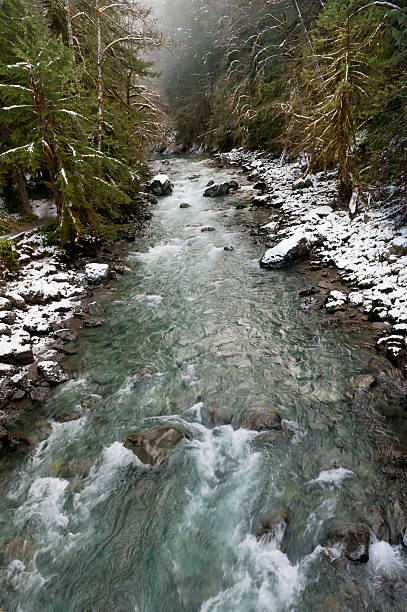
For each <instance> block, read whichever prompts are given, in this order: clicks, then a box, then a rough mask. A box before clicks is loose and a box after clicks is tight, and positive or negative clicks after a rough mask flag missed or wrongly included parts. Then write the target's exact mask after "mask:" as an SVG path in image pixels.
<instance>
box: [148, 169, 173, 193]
mask: <svg viewBox="0 0 407 612" xmlns="http://www.w3.org/2000/svg"><path fill="white" fill-rule="evenodd" d="M148 190H149V192H150V193H153V194H154V195H156V196H164V195H167V194H169V193H171V192H172V183H171V181H170V179H169V177H168V175H167V174H157V175H156V176H155V177H154V178H153V179H152V180H151V181H150V184H149V186H148Z"/></svg>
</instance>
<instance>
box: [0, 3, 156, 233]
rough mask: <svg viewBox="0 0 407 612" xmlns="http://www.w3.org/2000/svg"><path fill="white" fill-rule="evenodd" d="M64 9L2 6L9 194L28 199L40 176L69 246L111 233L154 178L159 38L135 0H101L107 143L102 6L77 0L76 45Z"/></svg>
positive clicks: (1, 114)
mask: <svg viewBox="0 0 407 612" xmlns="http://www.w3.org/2000/svg"><path fill="white" fill-rule="evenodd" d="M64 7H65V4H64V3H61V2H57V1H56V0H35V2H30V1H28V0H17V1H16V2H14V0H3V1H2V2H0V35H1V36H2V40H3V43H4V44H3V46H2V48H3V49H4V52H1V53H0V162H1V165H0V187H3V189H9V190H10V189H11V190H14V192H16V189H17V184H18V189H19V191H20V193H21V192H22V195H24V189H25V188H24V184H23V185H22V186H21V176H23V177H24V176H27V174H30V175H31V176H32V177H36V184H37V186H38V183H40V184H41V183H42V185H43V187H45V188H46V189H48V190H49V192H50V193H51V194H52V197H53V198H54V201H55V204H56V207H57V211H58V227H57V230H56V231H57V234H58V235H59V237H60V240H61V241H62V242H63V243H66V242H70V241H72V240H76V239H77V238H78V237H79V235H80V234H81V233H82V232H83V231H86V232H89V233H92V234H100V235H104V234H106V232H108V233H109V234H111V233H112V231H111V227H112V225H114V224H115V223H119V222H120V220H121V219H122V217H123V216H125V215H126V214H127V211H128V210H129V209H131V208H132V199H133V197H134V195H135V194H136V193H137V192H138V190H139V188H140V184H141V183H142V181H143V180H145V177H146V173H147V170H146V165H145V156H146V151H147V145H148V144H149V142H150V141H151V140H152V139H153V138H154V137H155V136H156V135H157V133H158V126H157V116H158V110H157V108H156V107H155V105H154V102H153V100H152V95H151V93H150V90H149V89H148V88H147V87H146V85H145V79H146V78H147V77H151V76H154V75H153V73H152V72H151V64H150V63H149V62H148V60H147V59H146V50H147V49H148V48H151V47H153V46H155V45H158V44H160V39H159V37H158V35H157V34H156V33H155V32H154V31H153V30H152V27H151V24H150V22H149V19H148V11H147V10H145V9H141V8H139V7H138V5H137V4H136V3H135V2H133V1H132V0H123V2H121V3H109V2H107V1H106V0H101V2H100V10H101V11H103V12H101V16H102V17H103V18H101V52H102V53H103V57H102V64H103V89H104V92H103V93H104V107H103V111H104V112H103V122H102V124H101V138H102V139H103V141H102V142H103V146H99V144H98V87H97V79H98V57H97V49H96V45H95V41H96V39H97V36H96V35H97V32H96V31H95V22H96V12H95V3H94V2H93V0H92V1H90V0H70V15H72V14H75V15H78V17H77V19H76V20H75V21H72V22H71V26H72V30H73V31H74V37H73V40H74V41H75V42H74V45H72V44H71V39H70V37H69V35H68V30H67V27H68V23H69V13H65V9H64ZM105 13H106V18H105ZM17 178H20V181H19V182H18V181H17ZM39 178H40V180H38V179H39ZM16 201H18V198H16Z"/></svg>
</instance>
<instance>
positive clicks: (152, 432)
mask: <svg viewBox="0 0 407 612" xmlns="http://www.w3.org/2000/svg"><path fill="white" fill-rule="evenodd" d="M183 436H184V434H183V433H182V432H181V431H179V430H178V429H174V428H172V427H154V428H153V429H149V430H148V431H144V432H137V433H133V434H130V435H128V436H127V438H126V441H125V443H124V446H125V447H126V448H128V449H129V450H131V451H132V452H133V453H134V454H135V455H136V457H138V458H139V459H140V461H141V462H142V463H145V464H148V465H151V466H155V467H158V466H159V465H161V464H162V463H163V462H164V461H165V460H166V459H167V457H168V455H169V453H170V451H171V450H172V449H173V448H174V446H175V445H176V444H177V443H178V442H179V441H180V440H181V439H182V438H183Z"/></svg>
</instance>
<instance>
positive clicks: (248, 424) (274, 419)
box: [243, 408, 283, 432]
mask: <svg viewBox="0 0 407 612" xmlns="http://www.w3.org/2000/svg"><path fill="white" fill-rule="evenodd" d="M243 427H244V428H245V429H250V430H252V431H259V432H263V431H270V430H274V431H282V430H283V427H282V424H281V416H280V415H279V414H278V412H275V411H274V410H265V409H264V408H257V409H256V410H254V411H253V412H252V413H251V414H249V416H248V417H247V419H246V421H245V422H244V423H243Z"/></svg>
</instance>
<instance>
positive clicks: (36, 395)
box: [30, 386, 51, 404]
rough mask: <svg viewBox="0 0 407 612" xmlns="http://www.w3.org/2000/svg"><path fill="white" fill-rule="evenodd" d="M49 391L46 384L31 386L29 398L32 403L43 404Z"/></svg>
mask: <svg viewBox="0 0 407 612" xmlns="http://www.w3.org/2000/svg"><path fill="white" fill-rule="evenodd" d="M50 393H51V391H50V388H49V387H48V386H47V387H42V386H39V387H33V388H32V389H30V398H31V401H32V402H34V403H38V404H43V403H44V402H45V401H46V400H47V399H48V397H49V395H50Z"/></svg>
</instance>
